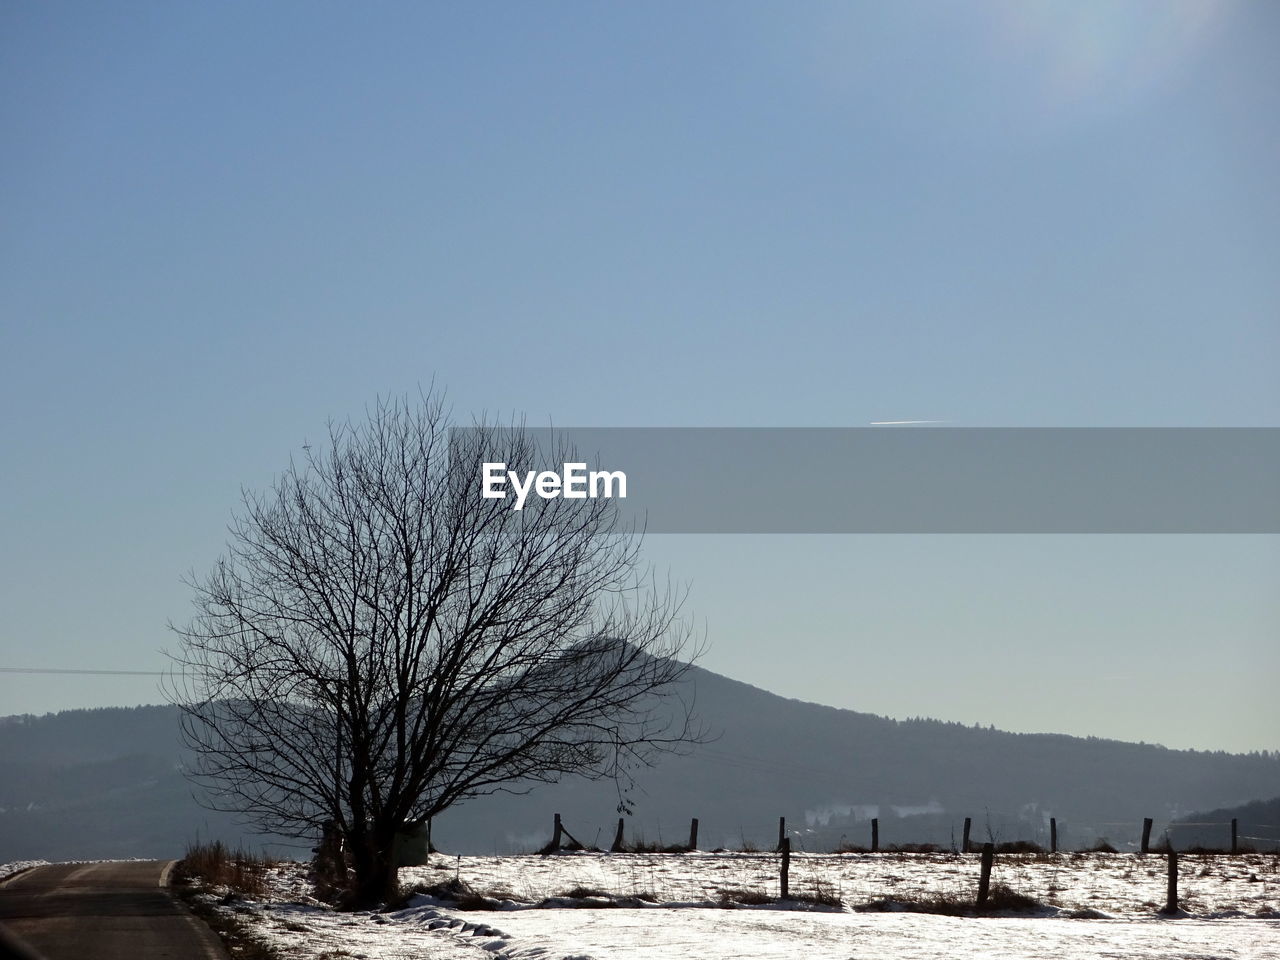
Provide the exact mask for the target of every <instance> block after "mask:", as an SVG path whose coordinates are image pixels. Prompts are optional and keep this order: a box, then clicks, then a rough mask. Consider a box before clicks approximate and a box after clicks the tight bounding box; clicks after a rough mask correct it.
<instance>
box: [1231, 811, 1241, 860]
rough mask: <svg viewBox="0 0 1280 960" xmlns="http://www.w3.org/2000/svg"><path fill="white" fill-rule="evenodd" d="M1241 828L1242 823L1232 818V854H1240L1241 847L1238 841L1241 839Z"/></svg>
mask: <svg viewBox="0 0 1280 960" xmlns="http://www.w3.org/2000/svg"><path fill="white" fill-rule="evenodd" d="M1239 827H1240V821H1239V820H1238V819H1237V818H1236V817H1232V818H1231V852H1232V853H1239V852H1240V847H1239V843H1238V840H1239V837H1240V833H1239Z"/></svg>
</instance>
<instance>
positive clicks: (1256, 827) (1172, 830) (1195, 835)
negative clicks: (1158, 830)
mask: <svg viewBox="0 0 1280 960" xmlns="http://www.w3.org/2000/svg"><path fill="white" fill-rule="evenodd" d="M1232 820H1235V821H1236V830H1237V834H1236V836H1237V839H1238V841H1239V845H1240V847H1241V848H1249V847H1252V848H1253V849H1255V850H1280V797H1276V798H1275V799H1273V800H1254V801H1252V802H1251V803H1246V804H1242V805H1241V806H1237V807H1219V808H1218V809H1216V810H1208V811H1202V812H1199V813H1192V814H1190V815H1188V816H1186V817H1180V818H1179V819H1178V820H1177V821H1176V822H1175V823H1172V824H1170V826H1169V839H1170V841H1171V842H1172V843H1173V845H1174V848H1175V849H1178V850H1186V849H1188V848H1189V847H1206V848H1209V849H1220V848H1227V847H1229V846H1230V844H1231V821H1232Z"/></svg>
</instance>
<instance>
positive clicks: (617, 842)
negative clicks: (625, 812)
mask: <svg viewBox="0 0 1280 960" xmlns="http://www.w3.org/2000/svg"><path fill="white" fill-rule="evenodd" d="M622 819H623V818H622V817H619V818H618V832H617V833H615V834H614V835H613V846H612V847H610V848H609V852H610V853H621V852H622Z"/></svg>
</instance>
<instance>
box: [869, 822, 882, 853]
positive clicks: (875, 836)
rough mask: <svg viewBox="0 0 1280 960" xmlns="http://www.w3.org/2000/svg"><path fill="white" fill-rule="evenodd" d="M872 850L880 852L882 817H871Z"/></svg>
mask: <svg viewBox="0 0 1280 960" xmlns="http://www.w3.org/2000/svg"><path fill="white" fill-rule="evenodd" d="M871 852H872V853H879V852H880V818H879V817H872V818H871Z"/></svg>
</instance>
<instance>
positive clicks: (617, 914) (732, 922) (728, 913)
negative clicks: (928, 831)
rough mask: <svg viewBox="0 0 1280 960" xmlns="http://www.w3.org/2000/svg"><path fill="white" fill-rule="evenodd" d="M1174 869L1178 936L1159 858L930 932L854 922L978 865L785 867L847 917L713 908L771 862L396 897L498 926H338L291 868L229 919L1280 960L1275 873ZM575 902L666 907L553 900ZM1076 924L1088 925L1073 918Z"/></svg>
mask: <svg viewBox="0 0 1280 960" xmlns="http://www.w3.org/2000/svg"><path fill="white" fill-rule="evenodd" d="M1180 862H1181V864H1182V870H1181V871H1180V876H1181V883H1182V889H1183V891H1184V893H1185V900H1184V906H1185V907H1186V912H1185V913H1183V914H1181V915H1180V916H1179V918H1177V919H1164V918H1161V917H1159V916H1158V914H1157V913H1156V909H1157V907H1158V905H1160V904H1162V903H1163V899H1164V889H1165V888H1164V883H1165V876H1166V874H1165V864H1166V860H1165V858H1164V857H1162V856H1158V855H1151V856H1148V857H1137V856H1133V855H1130V854H1112V855H1106V854H1089V855H1075V854H1061V855H1058V856H1056V857H1017V856H1007V857H999V858H997V861H996V871H995V875H994V880H995V881H996V882H1000V883H1004V884H1007V885H1008V886H1010V887H1012V888H1013V889H1014V890H1017V891H1018V892H1020V893H1026V894H1030V895H1032V896H1035V897H1037V898H1038V899H1040V900H1042V901H1044V902H1045V903H1046V904H1047V906H1046V908H1045V909H1044V910H1042V911H1039V912H1038V913H1037V914H1035V915H1032V916H1012V915H1008V916H983V917H948V916H934V915H928V914H920V913H908V912H902V911H901V910H894V909H892V906H893V904H892V903H891V904H890V907H891V908H890V909H889V910H887V911H875V912H857V911H855V910H853V909H851V907H852V906H856V905H860V904H867V903H871V902H876V901H884V900H885V899H886V898H887V899H889V900H891V901H897V902H901V901H903V900H909V899H912V898H919V897H924V898H929V897H936V896H939V895H944V896H945V895H951V896H955V897H957V898H971V897H972V895H973V890H974V887H975V885H976V876H977V857H974V856H969V857H958V856H954V855H946V854H943V855H919V854H914V855H913V854H902V855H896V854H878V855H872V854H868V855H855V856H834V855H804V854H800V855H795V856H793V857H792V868H791V876H792V891H793V892H800V893H804V892H808V891H811V890H812V888H813V886H814V885H815V884H819V883H820V884H821V885H822V886H823V887H824V889H827V890H832V891H834V892H836V893H837V894H838V895H839V896H841V897H842V898H843V900H844V902H845V904H846V906H844V907H842V908H814V907H812V906H805V905H800V904H792V905H790V906H789V907H786V906H783V907H781V908H780V905H779V904H777V903H769V904H765V905H761V906H757V907H744V906H738V905H731V907H730V908H728V909H722V908H721V907H723V906H724V905H723V904H722V903H721V892H722V891H724V890H747V891H752V890H754V891H757V892H761V893H766V894H769V895H771V896H776V894H777V866H778V859H777V857H776V856H772V855H765V854H755V855H749V854H734V853H723V854H703V853H694V854H682V855H670V854H668V855H662V854H648V855H642V854H612V855H611V854H595V853H592V854H570V855H557V856H549V857H541V856H520V857H439V856H437V857H434V858H433V862H432V865H430V866H427V867H415V868H408V869H404V870H402V871H401V881H402V882H403V883H405V884H413V883H420V884H422V885H424V886H432V885H434V884H438V883H441V882H446V881H450V880H454V879H458V880H462V881H465V882H466V883H468V884H469V885H470V886H471V887H472V888H474V889H476V890H478V891H480V892H482V893H485V894H492V895H495V896H497V897H500V898H502V899H501V901H500V902H496V904H497V909H491V910H460V909H458V908H457V907H455V906H453V905H452V904H451V903H448V902H442V901H440V900H436V899H434V898H433V897H430V896H426V895H421V894H419V895H415V896H413V897H412V898H411V899H410V901H409V906H408V907H407V908H405V909H403V910H398V911H393V912H387V913H377V912H365V913H349V914H342V913H337V912H335V911H333V910H330V909H329V908H327V907H325V906H324V905H322V904H318V903H317V902H316V901H315V900H313V899H311V898H310V896H309V894H308V892H307V884H306V867H305V865H302V864H289V863H287V864H283V865H281V866H280V867H279V868H277V869H276V870H275V872H274V873H273V874H272V876H271V877H270V880H269V882H270V886H271V890H272V892H271V895H270V896H269V897H268V898H267V899H266V900H264V901H261V902H243V901H241V902H236V903H234V904H233V905H232V906H230V907H227V908H226V909H235V910H236V911H237V913H238V914H239V915H240V918H241V919H242V920H245V921H248V922H250V923H251V924H252V926H253V928H254V930H255V932H256V933H257V934H258V935H259V936H261V937H262V938H263V939H265V940H267V941H269V942H271V943H273V944H275V945H276V946H278V947H279V948H280V950H281V952H282V953H284V954H286V955H287V956H290V957H303V958H317V960H318V958H320V957H321V956H323V955H325V954H326V953H328V954H330V955H333V952H334V951H345V954H344V955H347V956H353V957H363V958H368V960H384V958H395V960H400V958H406V960H407V958H410V957H422V958H428V960H478V958H482V957H488V958H499V960H561V958H584V960H640V958H645V960H677V958H679V960H684V958H687V957H699V958H704V960H737V958H747V957H750V958H760V960H775V958H776V960H781V958H791V957H797V956H803V957H805V958H807V960H808V958H811V960H824V958H831V960H836V958H842V960H844V958H857V960H861V958H866V960H871V958H876V960H914V958H926V957H928V958H935V957H938V956H947V957H954V958H961V960H966V958H974V960H977V958H989V957H1012V958H1025V960H1040V958H1044V960H1083V958H1089V957H1099V958H1100V957H1107V958H1112V957H1125V958H1134V960H1156V958H1162V960H1210V958H1221V960H1266V958H1273V960H1280V872H1278V865H1280V858H1276V857H1274V856H1271V857H1266V856H1256V855H1253V856H1251V855H1241V856H1234V857H1228V856H1217V857H1196V856H1190V855H1186V856H1184V857H1182V858H1180ZM578 886H582V887H588V888H598V889H600V890H602V891H606V892H608V893H611V894H615V895H619V896H628V895H634V894H644V895H646V896H648V895H655V896H657V898H658V902H656V903H648V904H647V905H646V903H645V902H643V901H637V900H627V901H625V902H626V904H627V905H626V906H614V905H613V903H612V902H611V901H609V900H602V899H598V898H589V899H578V900H566V899H563V898H559V895H561V894H564V893H566V892H567V891H568V890H570V889H571V888H573V887H578ZM549 898H552V902H551V903H548V902H547V900H548V899H549ZM573 907H595V909H573ZM1085 910H1088V911H1091V913H1090V914H1089V916H1090V917H1091V918H1090V919H1072V918H1071V916H1070V915H1071V914H1072V913H1073V912H1075V913H1077V915H1078V914H1079V912H1081V911H1085Z"/></svg>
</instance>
